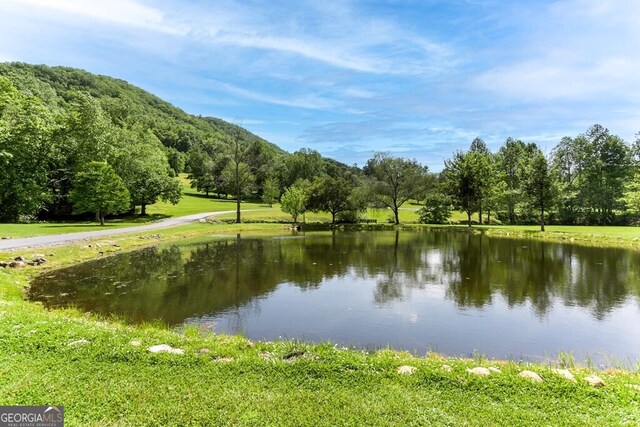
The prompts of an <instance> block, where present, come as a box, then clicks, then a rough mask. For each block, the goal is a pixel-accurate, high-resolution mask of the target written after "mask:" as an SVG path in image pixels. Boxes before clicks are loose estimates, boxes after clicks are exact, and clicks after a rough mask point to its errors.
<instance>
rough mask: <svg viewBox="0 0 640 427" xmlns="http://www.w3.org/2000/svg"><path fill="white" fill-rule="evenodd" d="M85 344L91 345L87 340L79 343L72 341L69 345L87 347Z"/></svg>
mask: <svg viewBox="0 0 640 427" xmlns="http://www.w3.org/2000/svg"><path fill="white" fill-rule="evenodd" d="M85 344H89V341H87V340H85V339H84V338H83V339H81V340H78V341H71V342H70V343H69V345H85Z"/></svg>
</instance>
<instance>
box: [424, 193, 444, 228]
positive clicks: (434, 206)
mask: <svg viewBox="0 0 640 427" xmlns="http://www.w3.org/2000/svg"><path fill="white" fill-rule="evenodd" d="M418 215H419V216H420V223H421V224H447V223H448V222H449V217H450V216H451V199H450V198H449V197H447V196H446V195H445V194H443V193H440V192H435V193H430V194H429V195H428V196H427V197H426V199H425V201H424V206H423V207H422V208H420V210H418Z"/></svg>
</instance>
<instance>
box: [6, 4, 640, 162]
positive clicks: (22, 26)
mask: <svg viewBox="0 0 640 427" xmlns="http://www.w3.org/2000/svg"><path fill="white" fill-rule="evenodd" d="M639 21H640V1H637V0H557V1H545V0H529V1H517V0H516V1H508V2H507V1H499V0H447V1H444V0H443V1H436V0H423V1H418V0H388V1H375V0H368V1H355V0H353V1H351V0H344V1H340V0H336V1H332V0H325V1H307V0H297V1H278V0H271V1H269V0H246V1H234V0H216V1H204V0H202V1H189V2H186V1H182V2H181V1H176V0H160V1H153V2H152V1H146V0H111V1H86V0H2V1H0V61H24V62H29V63H38V64H40V63H43V64H48V65H65V66H72V67H78V68H83V69H86V70H88V71H91V72H94V73H99V74H106V75H110V76H114V77H118V78H121V79H124V80H127V81H129V82H130V83H132V84H135V85H137V86H140V87H142V88H144V89H146V90H148V91H150V92H152V93H154V94H156V95H158V96H160V97H161V98H163V99H165V100H167V101H169V102H171V103H173V104H174V105H176V106H178V107H180V108H182V109H184V110H185V111H187V112H189V113H192V114H201V115H210V116H215V117H221V118H224V119H226V120H230V121H236V122H242V123H243V125H244V126H245V127H246V128H248V129H250V130H251V131H253V132H255V133H256V134H258V135H260V136H262V137H264V138H266V139H268V140H270V141H272V142H274V143H276V144H278V145H280V146H281V147H283V148H284V149H286V150H288V151H295V150H297V149H299V148H301V147H310V148H313V149H316V150H318V151H320V152H321V153H322V154H323V155H326V156H330V157H333V158H336V159H338V160H340V161H343V162H345V163H349V164H352V163H358V164H360V165H362V164H364V162H365V161H366V159H367V158H369V157H370V156H371V155H372V153H373V152H374V151H381V150H383V151H391V152H392V153H394V154H396V155H400V156H405V157H415V158H417V159H418V160H419V161H420V162H422V163H424V164H427V165H429V166H430V167H431V169H432V170H440V169H441V167H442V164H443V161H444V159H446V158H449V157H450V155H451V153H452V152H453V151H455V150H457V149H464V148H467V147H468V145H469V144H470V142H471V141H472V140H473V138H475V137H476V136H480V137H482V138H483V139H485V141H486V142H487V143H488V145H489V147H490V148H492V149H494V150H495V149H497V148H498V147H499V146H500V145H501V144H502V142H503V141H504V140H505V139H506V138H507V137H509V136H511V137H514V138H520V139H523V140H525V141H527V142H536V143H538V144H539V145H541V146H542V147H544V148H545V150H546V151H549V150H550V149H551V148H552V147H553V146H554V145H555V143H556V142H557V141H559V139H560V138H561V137H562V136H565V135H569V136H572V135H576V134H578V133H581V132H584V131H585V130H586V129H587V128H588V127H589V126H590V125H592V124H594V123H601V124H602V125H604V126H606V127H608V128H609V129H610V130H611V131H612V132H613V133H615V134H618V135H620V136H621V137H623V138H624V139H625V140H627V141H628V142H631V141H633V139H634V138H635V137H634V135H635V133H636V132H638V131H640V25H638V22H639Z"/></svg>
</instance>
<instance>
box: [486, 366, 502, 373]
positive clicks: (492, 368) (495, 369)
mask: <svg viewBox="0 0 640 427" xmlns="http://www.w3.org/2000/svg"><path fill="white" fill-rule="evenodd" d="M489 370H490V371H491V372H495V373H496V374H499V373H502V371H501V370H500V369H498V368H496V367H495V366H489Z"/></svg>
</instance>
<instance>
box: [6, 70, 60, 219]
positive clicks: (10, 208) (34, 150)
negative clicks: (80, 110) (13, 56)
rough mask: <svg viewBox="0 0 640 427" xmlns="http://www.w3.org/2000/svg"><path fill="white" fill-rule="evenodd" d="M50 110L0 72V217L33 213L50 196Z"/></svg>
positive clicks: (51, 120)
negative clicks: (0, 74) (48, 166)
mask: <svg viewBox="0 0 640 427" xmlns="http://www.w3.org/2000/svg"><path fill="white" fill-rule="evenodd" d="M53 130H54V122H53V116H52V114H51V113H50V112H49V111H48V110H47V109H46V108H45V106H43V105H42V103H41V102H40V100H38V99H37V98H34V97H31V96H25V95H23V94H21V93H20V92H18V91H17V90H16V88H15V87H14V86H13V84H12V83H11V82H10V81H8V80H7V79H5V78H3V77H1V76H0V221H15V220H17V219H19V218H20V216H22V215H35V214H37V213H38V212H39V211H40V210H41V209H42V208H43V207H44V206H45V204H46V202H48V201H49V200H50V199H51V192H50V191H49V189H48V188H47V187H46V184H47V180H48V176H47V172H48V169H47V164H48V158H49V157H50V156H51V155H52V150H53V148H52V144H51V134H52V132H53Z"/></svg>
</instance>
